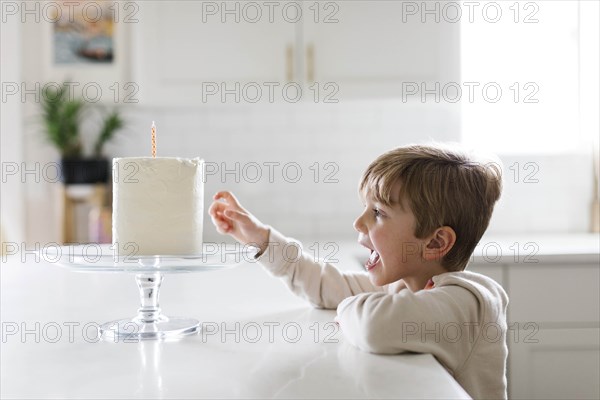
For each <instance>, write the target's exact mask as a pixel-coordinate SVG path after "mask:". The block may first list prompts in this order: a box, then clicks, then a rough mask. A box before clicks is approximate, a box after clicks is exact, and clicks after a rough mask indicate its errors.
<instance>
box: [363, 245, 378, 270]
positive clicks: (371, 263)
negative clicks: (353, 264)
mask: <svg viewBox="0 0 600 400" xmlns="http://www.w3.org/2000/svg"><path fill="white" fill-rule="evenodd" d="M379 258H380V257H379V253H378V252H376V251H375V250H371V256H370V257H369V259H368V260H367V262H366V263H365V268H366V269H367V271H370V270H372V269H373V268H375V266H376V265H377V263H378V262H379Z"/></svg>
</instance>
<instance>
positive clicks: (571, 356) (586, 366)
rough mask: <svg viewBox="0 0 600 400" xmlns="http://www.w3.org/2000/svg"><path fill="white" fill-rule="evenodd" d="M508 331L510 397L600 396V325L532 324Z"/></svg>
mask: <svg viewBox="0 0 600 400" xmlns="http://www.w3.org/2000/svg"><path fill="white" fill-rule="evenodd" d="M520 327H521V328H522V327H523V325H521V326H520ZM509 333H510V334H509V348H510V355H509V365H508V368H509V384H510V393H511V395H510V398H513V399H575V398H577V399H598V398H600V380H599V379H598V373H599V371H600V329H598V328H562V329H551V328H542V329H539V330H537V331H536V330H534V329H533V328H531V327H529V328H528V329H519V330H518V331H509Z"/></svg>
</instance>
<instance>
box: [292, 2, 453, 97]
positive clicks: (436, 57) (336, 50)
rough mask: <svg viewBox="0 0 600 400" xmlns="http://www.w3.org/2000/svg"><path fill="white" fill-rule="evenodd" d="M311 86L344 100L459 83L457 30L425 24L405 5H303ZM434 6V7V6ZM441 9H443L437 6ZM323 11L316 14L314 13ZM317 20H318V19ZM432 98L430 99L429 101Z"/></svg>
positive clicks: (430, 21) (431, 21)
mask: <svg viewBox="0 0 600 400" xmlns="http://www.w3.org/2000/svg"><path fill="white" fill-rule="evenodd" d="M304 5H305V9H306V10H307V11H306V15H307V17H306V18H305V19H304V46H305V56H306V57H305V60H306V65H305V72H306V73H305V76H304V79H305V80H306V82H307V84H308V85H310V84H311V83H312V82H313V81H315V82H318V83H320V84H324V83H326V82H333V83H335V84H337V85H338V86H339V95H340V96H341V97H342V98H346V97H354V96H362V97H365V96H366V97H371V96H394V97H401V96H402V94H403V93H406V94H407V97H406V99H416V100H417V101H420V95H418V94H417V95H410V96H408V90H403V85H411V88H414V86H412V84H417V85H418V86H419V90H420V85H421V83H423V82H425V83H426V84H427V85H428V86H427V88H428V89H433V88H434V87H435V86H434V85H435V82H440V81H441V82H442V83H441V84H442V85H444V84H445V83H446V82H450V81H453V82H457V81H459V76H460V72H459V69H460V65H459V60H460V47H459V43H460V37H459V33H460V32H459V24H456V23H454V24H452V23H448V22H445V21H440V22H435V19H434V18H433V17H432V16H431V15H430V16H429V17H428V18H427V19H426V22H422V21H421V18H420V15H412V14H411V13H409V9H407V8H406V7H409V6H413V5H417V6H418V8H420V7H421V5H418V4H417V3H413V4H412V5H411V4H407V2H401V1H344V2H320V3H319V6H317V5H316V3H315V2H305V3H304ZM434 6H435V5H434ZM438 7H439V4H438ZM317 9H318V10H319V12H318V14H317V12H316V10H317ZM317 17H318V18H317ZM432 98H433V97H432V96H430V97H428V99H429V100H431V99H432Z"/></svg>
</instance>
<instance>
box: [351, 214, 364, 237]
mask: <svg viewBox="0 0 600 400" xmlns="http://www.w3.org/2000/svg"><path fill="white" fill-rule="evenodd" d="M352 226H354V229H355V230H356V231H357V232H360V233H365V230H364V229H365V225H364V224H363V223H362V214H361V215H359V216H358V218H356V220H354V223H353V224H352Z"/></svg>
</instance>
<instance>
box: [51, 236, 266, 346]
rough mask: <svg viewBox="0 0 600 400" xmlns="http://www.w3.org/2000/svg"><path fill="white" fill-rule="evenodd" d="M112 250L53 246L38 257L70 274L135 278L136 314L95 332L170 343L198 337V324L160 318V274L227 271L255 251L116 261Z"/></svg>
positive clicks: (208, 249)
mask: <svg viewBox="0 0 600 400" xmlns="http://www.w3.org/2000/svg"><path fill="white" fill-rule="evenodd" d="M223 246H224V245H223ZM113 249H114V247H113V246H111V245H108V244H107V245H104V244H88V245H74V246H54V247H49V248H47V249H44V250H42V257H43V258H44V259H45V260H46V261H49V262H52V263H55V264H57V265H59V266H61V267H65V268H67V269H69V270H71V271H75V272H118V273H130V274H135V280H136V282H137V285H138V288H139V294H140V308H138V311H137V315H136V316H135V317H133V318H128V319H121V320H115V321H111V322H107V323H104V324H102V325H100V327H99V331H100V332H99V333H100V335H101V337H102V338H103V339H109V340H110V339H112V340H114V341H119V340H125V341H137V340H152V339H173V338H179V337H181V336H185V335H191V334H195V333H197V332H199V331H200V322H199V321H198V320H195V319H192V318H182V317H167V316H165V315H163V314H161V311H160V307H159V305H158V296H159V292H160V285H161V283H162V281H163V275H165V274H174V273H186V272H207V271H217V270H222V269H227V268H233V267H236V266H237V265H239V264H241V263H242V262H245V261H246V262H252V261H253V260H254V256H255V255H256V254H257V252H258V249H257V248H256V247H253V246H249V245H245V246H242V245H239V244H238V245H236V246H235V249H228V248H227V247H224V248H219V246H217V245H215V244H205V245H204V246H203V252H202V253H201V254H194V255H185V256H176V255H152V256H131V255H126V256H120V255H117V254H116V252H115V251H113Z"/></svg>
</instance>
